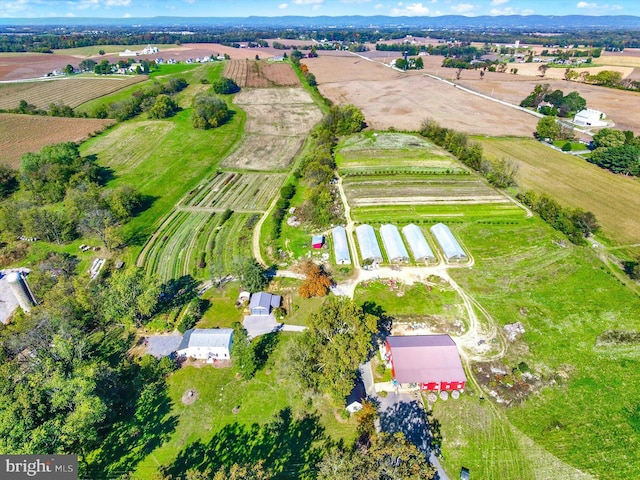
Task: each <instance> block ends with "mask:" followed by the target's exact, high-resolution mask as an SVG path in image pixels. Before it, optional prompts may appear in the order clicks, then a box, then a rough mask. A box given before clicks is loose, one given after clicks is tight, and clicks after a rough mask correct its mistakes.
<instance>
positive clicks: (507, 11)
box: [489, 7, 518, 15]
mask: <svg viewBox="0 0 640 480" xmlns="http://www.w3.org/2000/svg"><path fill="white" fill-rule="evenodd" d="M489 14H490V15H518V9H517V8H513V7H505V8H492V9H491V11H490V12H489Z"/></svg>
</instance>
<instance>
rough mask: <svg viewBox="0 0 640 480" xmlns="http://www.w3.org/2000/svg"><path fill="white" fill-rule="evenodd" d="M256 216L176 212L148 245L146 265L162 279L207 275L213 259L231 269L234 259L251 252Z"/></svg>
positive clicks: (200, 277)
mask: <svg viewBox="0 0 640 480" xmlns="http://www.w3.org/2000/svg"><path fill="white" fill-rule="evenodd" d="M257 219H258V215H257V214H231V215H229V214H226V215H225V214H217V213H208V212H187V211H175V212H174V213H173V214H172V216H171V217H170V218H169V220H168V221H167V222H165V224H164V226H163V228H162V230H160V231H159V232H158V235H157V237H156V240H155V242H154V243H153V244H152V245H151V247H150V248H149V251H148V253H147V256H146V262H145V267H146V269H147V271H148V272H150V273H151V272H153V273H155V274H156V275H157V276H158V277H159V278H160V280H162V281H167V280H170V279H177V278H180V277H182V276H184V275H191V276H192V277H194V278H199V279H202V278H206V277H208V276H209V273H208V266H210V265H211V263H212V262H213V261H218V262H222V264H223V266H224V268H225V269H226V271H231V266H232V263H233V261H234V259H235V258H238V257H245V256H250V255H251V235H252V228H253V226H254V225H255V222H256V221H257Z"/></svg>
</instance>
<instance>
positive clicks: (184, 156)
mask: <svg viewBox="0 0 640 480" xmlns="http://www.w3.org/2000/svg"><path fill="white" fill-rule="evenodd" d="M233 109H234V115H233V117H232V118H231V120H230V121H229V122H228V123H226V124H225V125H223V126H221V127H219V128H216V129H213V130H197V129H195V128H193V127H192V126H191V118H190V114H191V111H190V110H189V109H187V110H183V111H181V112H179V113H178V114H177V115H176V116H175V117H173V118H171V119H168V120H163V121H162V123H166V124H167V125H171V126H172V128H170V129H168V130H167V131H166V133H165V134H164V135H158V136H151V137H147V138H145V137H143V141H144V143H143V144H142V145H138V144H139V141H140V138H139V137H136V132H135V128H132V126H135V125H137V124H138V123H139V122H144V120H132V121H129V122H126V123H123V124H120V125H117V126H116V127H114V128H112V129H111V130H109V132H107V133H106V134H103V135H100V136H98V137H96V138H93V139H90V140H89V141H88V142H86V143H84V144H83V145H82V147H81V152H82V154H83V155H91V154H93V155H96V156H97V157H98V162H99V164H100V165H102V166H103V167H105V168H109V169H111V170H112V171H113V177H114V178H113V179H112V180H111V181H110V182H109V184H108V186H117V185H120V184H130V185H133V186H135V187H136V188H138V190H139V191H140V192H141V193H142V194H143V195H146V196H147V200H148V203H149V205H150V206H149V208H147V209H146V210H145V211H143V212H142V213H141V214H140V215H139V216H138V217H136V218H134V219H133V220H132V221H130V222H129V223H128V224H127V225H126V226H125V228H124V235H125V240H126V241H127V243H128V244H130V245H132V246H133V248H132V250H133V253H134V254H137V253H138V252H139V249H140V248H141V247H142V245H143V244H144V243H145V242H146V241H147V239H148V238H149V237H150V236H151V234H152V233H153V232H154V231H155V230H156V229H157V228H158V227H159V225H160V221H161V219H162V218H163V217H164V216H165V215H167V213H168V212H169V211H171V209H172V208H173V206H174V205H176V204H177V203H178V201H179V200H180V198H182V197H183V196H184V195H185V194H186V193H187V192H189V191H190V190H191V189H193V188H194V187H196V185H197V184H198V183H199V182H200V181H201V179H202V178H203V177H206V176H208V175H211V174H212V173H213V172H214V171H215V168H216V165H217V164H218V163H219V161H220V160H221V159H222V158H223V157H224V156H225V155H226V154H227V152H228V151H229V150H230V148H231V147H232V146H233V144H234V143H235V142H236V141H237V140H238V139H239V138H240V134H241V132H242V128H243V125H244V119H245V114H244V112H243V111H242V110H240V109H238V108H237V107H234V108H233ZM105 145H118V146H119V148H117V149H116V148H105Z"/></svg>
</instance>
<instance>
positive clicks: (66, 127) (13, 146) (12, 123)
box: [0, 113, 113, 168]
mask: <svg viewBox="0 0 640 480" xmlns="http://www.w3.org/2000/svg"><path fill="white" fill-rule="evenodd" d="M112 124H113V120H98V119H87V118H61V117H41V116H36V115H14V114H9V113H0V163H2V164H3V165H10V166H12V167H14V168H16V167H17V166H18V165H19V162H20V157H22V155H23V154H25V153H27V152H37V151H38V150H40V149H41V148H42V147H44V146H45V145H49V144H52V143H59V142H81V141H83V140H85V139H86V138H87V137H89V135H90V134H92V133H94V132H99V131H102V130H104V129H105V128H106V127H108V126H109V125H112Z"/></svg>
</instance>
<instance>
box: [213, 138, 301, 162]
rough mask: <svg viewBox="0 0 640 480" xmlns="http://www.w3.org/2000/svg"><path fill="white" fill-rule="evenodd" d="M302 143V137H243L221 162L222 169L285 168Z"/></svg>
mask: <svg viewBox="0 0 640 480" xmlns="http://www.w3.org/2000/svg"><path fill="white" fill-rule="evenodd" d="M303 141H304V139H303V137H302V136H295V135H294V136H279V135H262V134H259V133H254V134H251V135H245V137H244V138H243V139H242V141H241V143H240V145H239V147H238V148H237V149H236V150H235V151H234V152H233V153H231V154H230V155H228V156H227V157H226V158H225V159H224V161H223V162H222V166H223V167H229V168H240V169H246V170H281V169H285V168H287V167H288V166H289V165H290V164H291V161H292V160H293V158H294V157H295V156H296V154H297V153H298V150H299V149H300V147H301V146H302V142H303Z"/></svg>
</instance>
